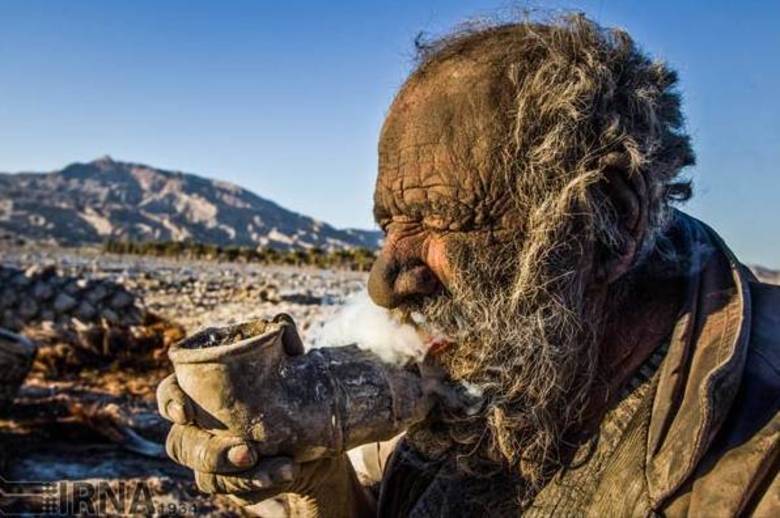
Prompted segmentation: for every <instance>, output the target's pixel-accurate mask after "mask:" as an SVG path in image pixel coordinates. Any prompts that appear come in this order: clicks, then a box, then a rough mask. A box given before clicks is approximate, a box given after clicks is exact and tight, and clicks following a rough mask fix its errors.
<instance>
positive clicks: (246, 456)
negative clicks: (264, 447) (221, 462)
mask: <svg viewBox="0 0 780 518" xmlns="http://www.w3.org/2000/svg"><path fill="white" fill-rule="evenodd" d="M227 458H228V461H230V463H231V464H233V465H234V466H237V467H239V468H250V467H252V466H253V465H254V463H255V452H254V450H252V448H250V447H249V446H247V445H246V444H238V445H236V446H233V447H232V448H230V449H229V450H228V452H227Z"/></svg>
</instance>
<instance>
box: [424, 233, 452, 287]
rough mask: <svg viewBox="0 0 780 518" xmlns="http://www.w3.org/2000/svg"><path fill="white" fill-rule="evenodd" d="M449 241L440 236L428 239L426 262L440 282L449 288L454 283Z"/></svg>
mask: <svg viewBox="0 0 780 518" xmlns="http://www.w3.org/2000/svg"><path fill="white" fill-rule="evenodd" d="M447 251H448V250H447V241H446V240H445V239H444V238H441V237H438V236H432V237H430V238H429V239H428V243H427V247H426V254H425V264H427V265H428V268H430V269H431V271H433V273H434V274H435V275H436V277H437V278H438V279H439V282H440V283H441V284H442V285H443V286H444V287H445V288H447V289H448V290H449V289H450V287H451V285H452V279H453V270H452V265H451V263H450V261H449V260H448V258H447Z"/></svg>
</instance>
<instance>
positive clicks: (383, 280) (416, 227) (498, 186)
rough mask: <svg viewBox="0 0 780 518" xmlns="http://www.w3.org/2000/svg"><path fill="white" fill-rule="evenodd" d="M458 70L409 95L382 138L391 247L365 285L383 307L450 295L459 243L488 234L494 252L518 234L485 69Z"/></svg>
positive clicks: (381, 198)
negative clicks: (500, 171) (499, 170)
mask: <svg viewBox="0 0 780 518" xmlns="http://www.w3.org/2000/svg"><path fill="white" fill-rule="evenodd" d="M458 69H459V67H457V66H452V67H444V70H443V71H442V72H441V73H440V74H437V76H436V77H435V78H434V79H432V80H431V81H428V82H426V81H423V82H422V83H421V84H414V85H410V86H408V87H406V88H405V89H404V91H403V92H402V94H401V95H400V96H399V98H398V99H397V100H396V102H395V103H394V105H393V107H392V109H391V111H390V114H389V115H388V117H387V120H386V121H385V125H384V128H383V130H382V135H381V138H380V144H379V176H378V178H377V184H376V191H375V194H374V214H375V218H376V220H377V223H378V224H379V225H380V226H381V227H382V229H383V230H384V231H385V232H386V236H387V237H386V242H385V245H384V248H383V250H382V253H381V255H380V257H379V259H378V260H377V262H376V263H375V266H374V269H373V271H372V274H371V277H370V280H369V293H370V294H371V297H372V298H373V299H374V301H375V302H377V303H378V304H380V305H384V306H387V307H396V306H398V305H399V304H401V303H402V302H403V301H404V300H408V299H410V298H415V297H421V296H428V295H432V294H434V293H435V292H436V291H437V290H440V289H442V288H446V287H447V285H448V283H449V282H451V280H452V275H453V272H452V267H451V265H450V264H449V262H450V260H449V257H448V249H451V248H452V247H453V246H454V245H453V243H454V240H455V239H456V238H457V237H458V235H462V234H463V233H465V232H468V233H470V234H478V233H482V236H481V237H482V238H483V239H485V244H490V243H491V242H494V241H501V240H506V239H507V237H508V235H511V234H514V233H516V232H518V230H519V228H520V222H521V218H520V216H519V214H517V211H515V210H513V206H512V205H513V204H512V200H511V198H510V196H509V192H508V189H507V187H506V184H505V182H503V181H502V179H501V178H497V177H496V168H494V167H493V166H494V161H495V149H494V146H495V144H496V143H497V142H500V139H498V138H497V136H498V135H499V133H500V131H501V128H500V126H499V125H498V124H497V121H496V120H495V119H494V114H495V113H496V106H495V105H494V100H491V99H490V98H489V97H488V95H475V94H474V89H475V88H481V89H482V90H483V93H484V94H488V93H489V92H490V86H489V84H486V83H487V82H486V81H485V79H484V78H483V77H482V75H481V72H482V71H481V70H480V69H479V68H473V69H472V70H470V71H469V75H470V77H469V78H464V77H463V74H464V72H462V71H459V70H458Z"/></svg>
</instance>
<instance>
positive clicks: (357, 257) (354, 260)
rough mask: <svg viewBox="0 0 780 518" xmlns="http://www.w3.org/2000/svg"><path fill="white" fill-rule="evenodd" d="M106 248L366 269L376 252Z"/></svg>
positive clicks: (175, 245) (122, 243) (192, 245)
mask: <svg viewBox="0 0 780 518" xmlns="http://www.w3.org/2000/svg"><path fill="white" fill-rule="evenodd" d="M103 250H104V251H105V252H108V253H112V254H132V255H151V256H155V257H172V258H181V259H200V260H208V261H226V262H241V263H259V264H274V265H289V266H314V267H317V268H330V269H347V270H353V271H361V272H365V271H368V270H369V269H371V265H372V264H373V262H374V259H375V258H376V253H375V252H374V251H372V250H369V249H368V248H353V249H342V250H334V251H328V250H323V249H322V248H316V247H313V248H308V249H305V250H302V249H296V250H278V249H275V248H270V247H268V248H260V247H258V248H254V247H249V246H219V245H211V244H206V243H197V242H194V241H129V240H108V241H106V242H105V243H104V244H103Z"/></svg>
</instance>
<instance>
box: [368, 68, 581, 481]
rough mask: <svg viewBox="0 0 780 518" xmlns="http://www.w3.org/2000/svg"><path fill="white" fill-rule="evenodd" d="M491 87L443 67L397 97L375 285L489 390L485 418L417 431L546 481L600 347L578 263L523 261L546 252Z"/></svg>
mask: <svg viewBox="0 0 780 518" xmlns="http://www.w3.org/2000/svg"><path fill="white" fill-rule="evenodd" d="M497 84H499V81H497V80H496V77H495V76H494V75H493V72H492V70H491V68H490V67H488V66H483V65H482V64H480V63H474V62H468V63H466V64H465V65H464V63H463V62H461V61H457V62H454V63H444V64H441V65H439V66H437V67H436V68H435V70H432V71H427V73H426V74H421V75H420V76H418V77H413V79H412V80H410V81H409V82H408V83H407V85H406V86H405V87H404V88H403V90H402V91H401V93H400V94H399V96H398V97H397V99H396V100H395V102H394V104H393V106H392V108H391V110H390V113H389V115H388V117H387V120H386V122H385V125H384V128H383V131H382V134H381V140H380V144H379V177H378V179H377V184H376V191H375V195H374V202H375V206H374V212H375V217H376V220H377V222H378V223H379V225H380V226H381V227H382V229H383V230H384V231H385V233H386V240H385V244H384V247H383V249H382V251H381V253H380V256H379V258H378V260H377V261H376V263H375V265H374V267H373V269H372V271H371V275H370V278H369V294H370V295H371V297H372V299H373V300H374V301H375V302H376V303H377V304H380V305H382V306H385V307H388V308H393V309H395V310H396V311H397V312H398V313H400V314H402V315H406V316H409V315H413V316H416V317H418V318H415V320H416V321H417V322H418V323H419V326H420V328H421V329H422V331H423V334H426V335H427V337H428V338H429V339H431V341H432V343H434V345H441V344H442V343H444V344H445V345H444V347H443V349H438V350H437V359H438V361H439V362H440V363H441V364H442V365H443V366H444V368H445V369H446V370H447V372H448V373H449V375H450V376H451V377H452V378H453V379H457V380H463V381H467V382H469V383H472V384H474V385H476V386H477V387H478V388H479V389H480V390H481V391H482V393H483V394H484V397H485V405H484V408H483V410H482V412H480V413H479V414H478V415H470V416H448V417H446V418H444V420H445V421H446V422H447V425H446V426H445V427H444V428H441V427H440V428H438V429H439V430H442V429H444V430H446V432H445V435H446V436H447V437H445V438H442V437H441V436H439V437H435V438H434V436H435V435H436V434H429V433H423V432H420V433H415V432H414V431H412V432H410V437H412V438H414V437H417V438H418V439H419V438H420V437H423V436H424V437H426V438H425V439H424V440H423V439H419V440H420V441H424V442H437V441H439V439H441V442H443V443H448V444H450V445H452V444H456V445H459V447H462V448H463V449H464V450H468V451H469V452H470V453H469V454H468V455H463V456H462V457H464V458H465V457H469V456H471V455H472V454H473V453H474V452H476V454H475V455H473V457H475V458H478V461H479V462H482V461H487V462H488V463H494V465H495V464H497V465H503V466H511V467H512V468H513V469H515V468H518V467H519V469H520V471H521V472H522V473H523V475H524V476H526V477H527V478H529V479H531V480H538V479H540V478H541V474H542V469H543V468H542V466H543V464H544V462H545V461H546V460H549V457H550V452H551V451H554V449H555V448H556V446H555V445H556V443H557V441H558V440H559V438H560V434H561V433H562V430H563V429H564V428H565V427H566V426H567V424H568V422H569V420H570V419H572V417H571V416H575V415H577V413H578V411H579V410H578V407H581V406H584V405H583V397H584V396H583V394H585V393H586V392H587V387H586V385H587V382H583V378H585V379H587V378H588V377H589V376H590V374H591V372H592V367H593V365H594V364H595V360H594V359H593V358H592V353H593V351H594V350H595V347H594V344H593V341H592V340H591V337H590V336H589V335H588V333H589V330H590V328H589V327H588V326H587V325H585V324H584V323H583V318H582V317H583V316H582V313H581V309H582V305H583V301H582V293H581V286H582V283H581V282H579V281H580V277H579V275H578V272H576V271H571V270H565V269H562V268H565V267H560V268H558V267H553V266H551V264H548V263H547V262H545V261H533V260H529V259H528V258H533V257H536V256H538V255H539V249H538V248H539V247H538V246H537V245H538V242H537V241H535V239H530V238H529V237H528V235H531V234H529V233H528V229H527V228H526V227H527V225H528V223H527V222H528V214H529V213H530V211H532V210H533V209H535V208H536V207H524V206H522V205H520V204H519V203H518V202H517V201H516V197H514V196H513V194H512V185H513V180H512V174H510V172H509V171H514V170H515V169H513V168H510V167H509V166H508V164H507V163H505V162H504V161H505V160H506V158H505V157H506V153H504V151H503V150H504V149H505V147H506V142H507V135H508V134H509V133H510V131H509V129H508V128H509V127H510V123H509V121H507V120H506V118H505V117H507V116H508V110H506V109H504V108H502V106H507V105H509V100H508V97H507V94H505V93H503V92H502V91H501V89H500V88H497V87H495V86H494V85H497ZM548 237H549V236H548ZM568 237H569V236H566V235H564V234H562V235H560V236H556V237H554V238H549V239H551V241H550V242H549V246H550V247H553V248H554V247H556V246H558V245H559V244H560V243H562V242H565V241H566V239H567V238H568ZM545 246H547V245H545ZM542 256H544V254H542ZM521 273H522V275H520V274H521ZM539 287H544V288H543V289H541V290H540V289H539ZM564 415H565V416H567V417H566V418H563V417H562V416H564ZM440 446H441V445H440V444H437V445H436V446H434V447H433V448H434V449H440ZM445 449H446V446H445ZM459 457H460V456H459Z"/></svg>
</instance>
